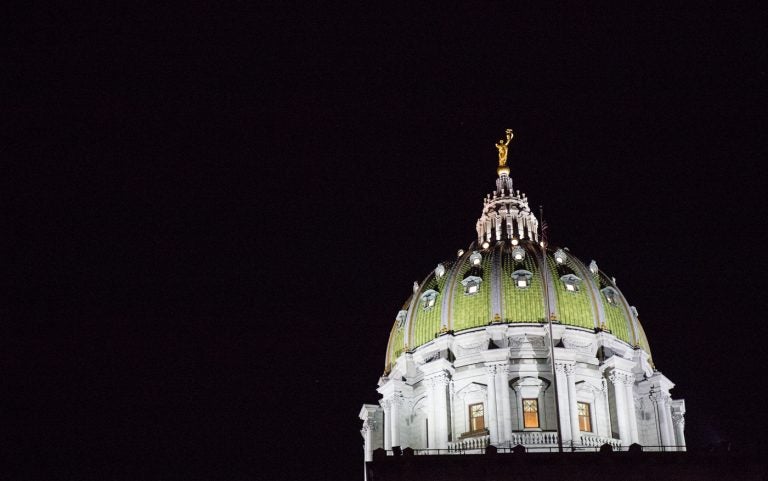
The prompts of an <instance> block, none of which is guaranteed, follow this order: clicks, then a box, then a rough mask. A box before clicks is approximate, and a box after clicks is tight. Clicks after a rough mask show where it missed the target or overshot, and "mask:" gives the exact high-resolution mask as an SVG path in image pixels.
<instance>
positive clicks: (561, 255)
mask: <svg viewBox="0 0 768 481" xmlns="http://www.w3.org/2000/svg"><path fill="white" fill-rule="evenodd" d="M567 260H568V255H567V254H566V253H565V251H564V250H562V249H558V250H557V252H555V262H557V263H558V264H565V261H567Z"/></svg>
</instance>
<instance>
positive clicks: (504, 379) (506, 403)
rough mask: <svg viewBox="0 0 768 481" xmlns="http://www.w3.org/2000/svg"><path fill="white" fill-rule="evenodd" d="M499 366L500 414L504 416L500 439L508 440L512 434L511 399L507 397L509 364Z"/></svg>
mask: <svg viewBox="0 0 768 481" xmlns="http://www.w3.org/2000/svg"><path fill="white" fill-rule="evenodd" d="M500 367H501V369H500V370H501V372H500V374H499V377H500V378H501V402H502V403H503V405H502V414H503V416H504V418H503V419H504V422H503V423H502V424H503V426H504V433H503V436H500V438H501V440H503V441H509V440H510V439H511V436H512V406H511V400H510V398H509V369H510V366H509V364H505V365H503V366H500Z"/></svg>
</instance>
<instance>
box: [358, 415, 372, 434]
mask: <svg viewBox="0 0 768 481" xmlns="http://www.w3.org/2000/svg"><path fill="white" fill-rule="evenodd" d="M368 431H376V420H375V419H366V420H365V421H363V429H361V430H360V432H361V433H363V434H365V433H367V432H368Z"/></svg>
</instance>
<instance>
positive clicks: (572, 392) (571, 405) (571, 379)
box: [563, 364, 581, 444]
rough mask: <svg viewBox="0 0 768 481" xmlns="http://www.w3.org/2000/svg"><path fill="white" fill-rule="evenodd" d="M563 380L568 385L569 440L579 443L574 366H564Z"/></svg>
mask: <svg viewBox="0 0 768 481" xmlns="http://www.w3.org/2000/svg"><path fill="white" fill-rule="evenodd" d="M563 367H564V368H565V379H566V381H567V383H568V411H569V414H570V417H571V440H572V441H573V444H578V443H580V442H581V431H580V430H579V406H578V405H577V401H576V374H575V371H576V366H574V365H573V364H564V365H563Z"/></svg>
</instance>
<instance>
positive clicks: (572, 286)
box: [560, 274, 581, 292]
mask: <svg viewBox="0 0 768 481" xmlns="http://www.w3.org/2000/svg"><path fill="white" fill-rule="evenodd" d="M560 280H561V281H562V282H563V286H565V290H566V291H568V292H577V291H578V290H579V284H581V278H580V277H578V276H575V275H573V274H566V275H564V276H563V277H561V278H560Z"/></svg>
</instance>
